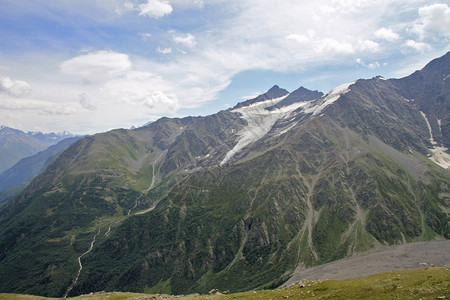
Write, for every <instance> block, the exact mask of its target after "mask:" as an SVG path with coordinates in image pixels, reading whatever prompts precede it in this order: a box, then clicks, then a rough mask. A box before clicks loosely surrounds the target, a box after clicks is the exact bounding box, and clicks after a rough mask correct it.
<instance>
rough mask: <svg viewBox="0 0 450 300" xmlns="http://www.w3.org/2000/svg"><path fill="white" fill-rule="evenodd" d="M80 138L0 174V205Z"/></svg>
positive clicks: (60, 144)
mask: <svg viewBox="0 0 450 300" xmlns="http://www.w3.org/2000/svg"><path fill="white" fill-rule="evenodd" d="M80 138H81V137H73V138H67V139H64V140H62V141H60V142H59V143H57V144H56V145H53V146H50V147H48V148H47V149H45V150H44V151H41V152H39V153H37V154H35V155H32V156H30V157H26V158H22V159H21V160H19V162H18V163H16V164H15V165H14V166H12V167H11V168H9V169H8V170H6V171H4V172H3V173H1V174H0V203H2V202H4V201H6V200H8V199H10V198H12V197H13V196H15V195H17V194H18V193H20V192H21V191H22V190H23V189H24V188H25V187H26V186H27V185H28V184H29V183H30V181H31V180H32V179H33V178H34V177H35V176H36V175H38V174H40V173H42V172H43V171H44V170H45V168H46V167H47V166H48V165H49V164H50V163H52V162H53V161H54V160H55V159H56V156H57V155H58V154H60V153H61V152H62V151H63V150H65V149H67V148H68V147H69V146H70V145H72V144H73V143H75V142H76V141H78V140H79V139H80Z"/></svg>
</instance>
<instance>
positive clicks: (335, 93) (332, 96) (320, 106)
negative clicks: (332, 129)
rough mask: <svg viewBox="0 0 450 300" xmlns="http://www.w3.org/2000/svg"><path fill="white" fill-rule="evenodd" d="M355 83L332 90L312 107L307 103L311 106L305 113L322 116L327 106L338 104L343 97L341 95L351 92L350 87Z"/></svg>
mask: <svg viewBox="0 0 450 300" xmlns="http://www.w3.org/2000/svg"><path fill="white" fill-rule="evenodd" d="M354 83H355V82H354V81H353V82H350V83H346V84H343V85H340V86H338V87H336V88H334V89H332V90H331V91H330V92H329V93H328V94H326V95H325V96H324V97H322V98H321V99H320V100H319V102H318V103H317V104H313V105H311V103H310V102H307V103H308V104H310V105H311V106H309V107H306V108H305V109H304V111H303V112H304V113H305V114H309V113H312V115H313V116H316V115H318V114H320V113H321V112H322V111H323V110H324V109H325V108H326V107H327V106H329V105H330V104H332V103H334V102H336V101H337V100H338V99H339V98H340V97H341V95H343V94H345V93H347V92H348V91H350V86H351V85H352V84H354Z"/></svg>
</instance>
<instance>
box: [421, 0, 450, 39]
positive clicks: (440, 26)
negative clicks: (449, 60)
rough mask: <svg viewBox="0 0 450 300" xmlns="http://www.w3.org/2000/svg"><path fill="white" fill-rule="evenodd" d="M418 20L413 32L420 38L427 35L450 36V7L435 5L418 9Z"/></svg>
mask: <svg viewBox="0 0 450 300" xmlns="http://www.w3.org/2000/svg"><path fill="white" fill-rule="evenodd" d="M419 16H420V18H419V20H418V23H417V24H416V25H415V26H414V28H413V30H414V31H415V32H417V33H418V34H419V35H420V36H421V38H425V37H426V36H427V35H428V34H429V33H431V34H438V35H444V36H450V7H449V6H448V5H447V4H443V3H435V4H432V5H428V6H424V7H421V8H419Z"/></svg>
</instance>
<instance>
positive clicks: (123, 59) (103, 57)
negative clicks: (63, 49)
mask: <svg viewBox="0 0 450 300" xmlns="http://www.w3.org/2000/svg"><path fill="white" fill-rule="evenodd" d="M130 68H131V62H130V59H129V57H128V55H126V54H123V53H116V52H112V51H104V50H103V51H95V52H91V53H88V54H85V55H80V56H77V57H74V58H72V59H69V60H66V61H64V62H62V63H61V64H60V71H61V73H62V74H65V75H75V76H80V77H82V78H83V79H85V80H89V81H98V80H100V79H104V78H105V77H110V76H116V75H120V74H123V73H125V72H126V71H128V70H129V69H130Z"/></svg>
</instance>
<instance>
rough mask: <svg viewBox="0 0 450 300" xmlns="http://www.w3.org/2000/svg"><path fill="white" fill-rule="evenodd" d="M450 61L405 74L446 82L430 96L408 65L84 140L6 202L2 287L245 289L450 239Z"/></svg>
mask: <svg viewBox="0 0 450 300" xmlns="http://www.w3.org/2000/svg"><path fill="white" fill-rule="evenodd" d="M449 60H450V55H449V54H447V55H445V56H444V57H442V58H439V59H438V60H437V61H433V62H431V63H430V64H429V65H427V66H426V67H425V68H424V69H423V70H422V71H419V72H417V73H414V74H416V75H414V74H413V75H411V76H413V77H414V78H413V79H414V80H413V82H412V83H411V84H412V85H415V86H417V85H418V84H419V83H420V84H422V85H423V86H427V87H428V86H433V87H435V86H439V87H441V88H440V90H439V92H436V91H435V89H434V88H431V89H430V90H429V92H428V94H427V93H426V92H425V91H424V92H423V95H422V96H421V98H420V99H423V100H420V101H422V102H423V103H426V104H423V105H424V106H419V105H417V104H416V102H419V100H418V99H419V97H418V96H416V98H417V100H414V101H412V99H411V97H410V96H409V95H408V94H407V93H406V91H408V89H413V88H415V87H410V88H408V81H409V80H411V79H410V78H412V77H411V76H410V77H406V78H404V79H400V80H384V79H383V78H381V77H375V78H372V79H368V80H358V81H356V82H352V83H348V84H344V85H342V86H339V87H337V88H335V89H333V90H332V91H330V92H329V93H328V94H326V95H322V94H321V93H319V92H312V91H308V90H306V89H299V90H297V91H296V92H293V93H291V94H289V93H288V92H287V91H285V90H283V89H280V88H279V87H278V86H274V87H273V88H272V89H270V90H269V91H268V93H266V94H264V95H261V96H259V97H257V98H255V99H252V100H249V101H246V102H243V103H241V104H238V105H236V106H235V107H234V108H232V109H229V110H226V111H221V112H219V113H217V114H214V115H211V116H207V117H195V118H194V117H188V118H183V119H168V118H162V119H160V120H158V121H157V122H154V123H152V124H150V125H148V126H146V127H144V128H139V129H135V130H116V131H111V132H107V133H103V134H98V135H95V136H91V137H87V138H84V139H82V140H80V141H79V142H77V143H75V144H74V145H72V146H71V147H69V148H68V149H67V150H66V151H65V152H63V153H62V154H61V155H60V156H59V157H58V159H57V160H56V161H55V162H54V163H53V164H52V165H50V166H49V167H48V168H47V169H46V171H45V172H44V173H43V174H42V175H40V176H38V177H37V178H36V179H35V180H34V181H33V182H32V183H31V184H30V185H29V186H28V188H27V189H26V190H25V191H24V192H23V193H21V194H20V195H19V196H18V197H16V198H14V199H13V200H11V201H10V202H8V205H7V206H5V207H4V208H2V209H1V210H0V262H1V264H0V278H1V279H2V280H1V281H0V290H1V291H7V292H23V293H32V294H41V295H47V296H62V295H65V294H68V295H75V294H81V293H87V292H92V291H101V290H106V291H109V290H122V291H149V292H164V293H175V294H176V293H189V292H207V291H209V290H210V289H211V288H219V289H224V290H227V289H229V290H233V291H239V290H248V289H254V288H261V287H273V286H278V285H279V284H281V283H282V282H283V281H285V280H286V279H288V278H289V276H290V275H291V274H292V272H293V271H294V269H295V268H296V267H297V266H298V265H299V264H300V265H303V266H313V265H318V264H323V263H327V262H330V261H333V260H337V259H339V258H343V257H346V256H348V255H350V254H352V253H358V252H363V251H366V250H369V249H371V248H373V247H375V246H377V245H380V244H385V245H389V244H399V243H407V242H412V241H423V240H432V239H435V238H437V237H440V238H442V237H445V238H450V227H449V213H450V210H449V202H450V173H449V169H448V165H447V162H448V158H449V152H448V148H447V147H448V146H447V144H446V142H445V138H444V137H445V136H447V132H448V130H449V128H448V123H445V122H446V121H445V120H446V118H447V116H446V115H445V116H444V115H438V113H437V112H438V111H440V110H439V109H438V108H435V106H437V105H441V106H440V107H444V106H445V107H447V106H448V103H449V101H450V100H449V96H450V94H449V93H448V92H449V89H448V86H449V83H448V81H447V78H448V77H447V75H448V74H450V69H449V68H448V67H442V66H448V61H449ZM427 74H433V76H431V75H430V76H429V75H427ZM436 74H437V75H436ZM418 82H419V83H418ZM427 99H428V100H427ZM422 102H421V103H422ZM442 103H443V104H442ZM446 105H447V106H446ZM432 112H435V115H433V113H432ZM433 120H435V121H436V123H437V124H438V125H439V126H440V127H439V128H438V129H433V127H436V126H435V125H433V124H434V121H433ZM439 120H440V121H439ZM433 130H434V131H433ZM437 130H439V133H440V135H438V134H437V133H438V131H437ZM438 136H439V137H440V138H441V140H438ZM77 275H79V276H77Z"/></svg>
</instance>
